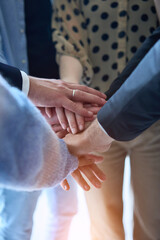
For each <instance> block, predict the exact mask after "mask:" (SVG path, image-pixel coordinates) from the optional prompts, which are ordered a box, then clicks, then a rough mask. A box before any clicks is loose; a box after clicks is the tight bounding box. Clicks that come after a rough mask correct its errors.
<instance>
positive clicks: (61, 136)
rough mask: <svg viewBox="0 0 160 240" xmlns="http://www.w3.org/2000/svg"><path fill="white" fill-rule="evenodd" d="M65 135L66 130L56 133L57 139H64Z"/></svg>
mask: <svg viewBox="0 0 160 240" xmlns="http://www.w3.org/2000/svg"><path fill="white" fill-rule="evenodd" d="M67 134H68V132H67V130H62V131H60V132H57V133H56V135H57V137H58V138H64V137H65V136H66V135H67Z"/></svg>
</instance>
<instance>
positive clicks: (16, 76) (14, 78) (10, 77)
mask: <svg viewBox="0 0 160 240" xmlns="http://www.w3.org/2000/svg"><path fill="white" fill-rule="evenodd" d="M0 74H1V75H2V76H3V77H4V78H5V79H6V80H7V81H8V83H9V84H10V85H12V86H14V87H17V88H19V89H20V90H22V76H21V72H20V70H19V69H18V68H15V67H12V66H9V65H7V64H3V63H0Z"/></svg>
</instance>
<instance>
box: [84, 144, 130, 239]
mask: <svg viewBox="0 0 160 240" xmlns="http://www.w3.org/2000/svg"><path fill="white" fill-rule="evenodd" d="M103 155H104V157H105V160H104V162H103V163H102V164H101V165H99V166H101V169H102V170H103V171H104V172H105V173H106V177H107V180H106V181H105V182H104V183H103V187H102V188H101V189H95V188H93V189H91V190H90V191H89V192H87V193H86V200H87V205H88V210H89V215H90V220H91V236H92V240H124V229H123V224H122V214H123V203H122V185H123V172H124V160H125V157H126V151H125V149H123V148H122V147H121V146H120V145H119V143H118V142H114V143H113V144H112V146H111V148H110V150H109V151H108V152H107V153H105V154H103Z"/></svg>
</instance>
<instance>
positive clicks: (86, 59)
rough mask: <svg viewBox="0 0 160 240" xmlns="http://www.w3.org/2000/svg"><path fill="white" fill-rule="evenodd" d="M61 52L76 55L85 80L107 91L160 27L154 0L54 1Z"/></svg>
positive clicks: (56, 34)
mask: <svg viewBox="0 0 160 240" xmlns="http://www.w3.org/2000/svg"><path fill="white" fill-rule="evenodd" d="M53 6H54V8H55V9H54V12H55V14H54V19H53V27H54V29H56V30H57V31H54V32H53V35H54V39H55V40H56V43H57V42H58V43H57V44H56V48H57V52H58V53H60V54H65V55H67V54H68V55H69V56H73V57H76V58H77V59H79V60H80V62H81V64H82V66H83V70H84V71H83V73H84V74H83V83H85V84H87V85H90V86H91V87H93V88H96V89H98V90H101V91H106V90H107V89H108V87H109V86H110V84H111V83H112V81H113V80H114V79H115V78H116V77H117V75H118V74H119V73H120V72H121V71H122V70H123V69H124V67H125V66H126V63H127V61H128V60H130V59H131V57H132V56H133V55H134V54H135V52H136V51H137V49H138V48H139V47H140V45H141V44H142V43H143V42H144V41H145V39H146V37H147V36H148V35H150V34H151V33H152V32H153V31H154V30H155V29H156V27H157V15H156V9H155V6H154V1H153V0H148V1H147V0H123V1H121V2H120V1H119V0H67V1H66V0H54V5H53Z"/></svg>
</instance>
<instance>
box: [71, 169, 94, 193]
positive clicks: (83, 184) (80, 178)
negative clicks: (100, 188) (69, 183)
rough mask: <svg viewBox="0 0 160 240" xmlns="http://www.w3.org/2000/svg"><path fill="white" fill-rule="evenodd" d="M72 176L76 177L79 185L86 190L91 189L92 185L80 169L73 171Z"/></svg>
mask: <svg viewBox="0 0 160 240" xmlns="http://www.w3.org/2000/svg"><path fill="white" fill-rule="evenodd" d="M71 176H72V177H73V178H74V180H75V181H76V182H77V183H78V185H79V186H80V187H81V188H82V189H83V190H84V191H89V190H90V186H89V185H88V183H87V182H86V181H85V179H84V178H83V176H82V174H81V173H80V171H79V170H78V169H76V170H75V171H74V172H73V173H71Z"/></svg>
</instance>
